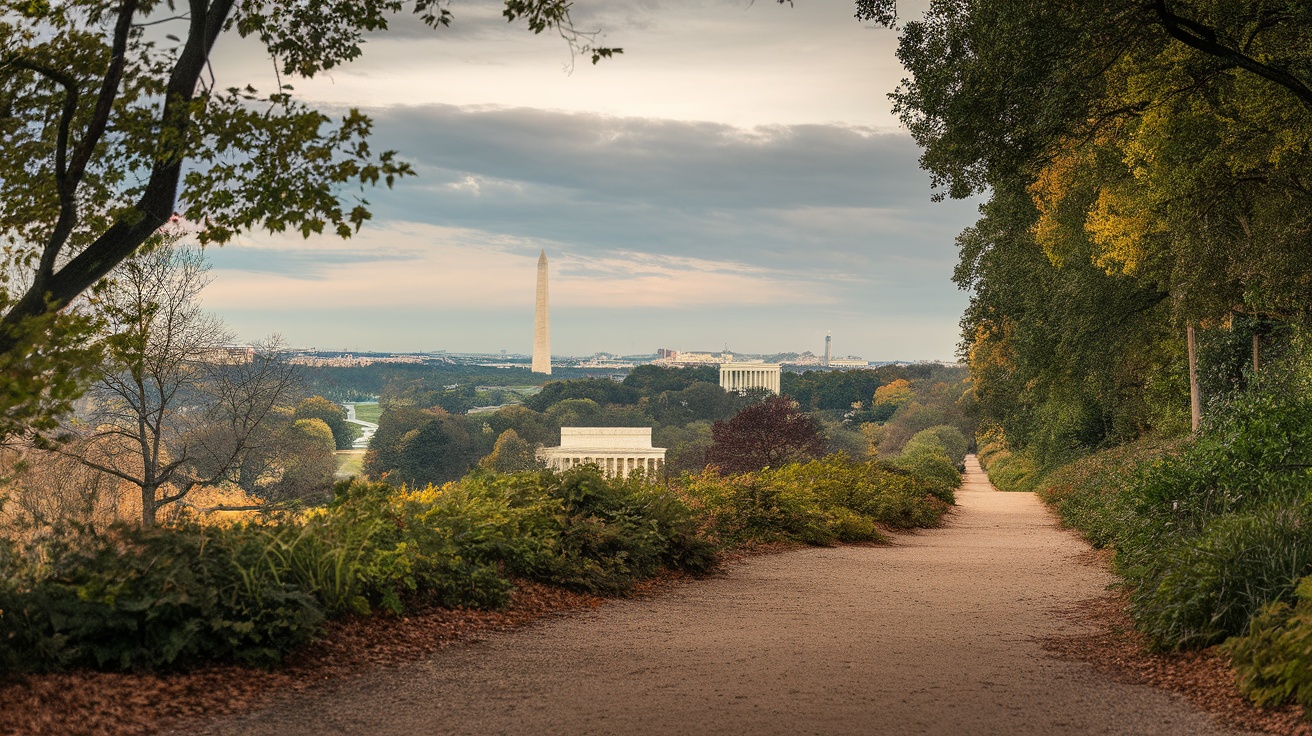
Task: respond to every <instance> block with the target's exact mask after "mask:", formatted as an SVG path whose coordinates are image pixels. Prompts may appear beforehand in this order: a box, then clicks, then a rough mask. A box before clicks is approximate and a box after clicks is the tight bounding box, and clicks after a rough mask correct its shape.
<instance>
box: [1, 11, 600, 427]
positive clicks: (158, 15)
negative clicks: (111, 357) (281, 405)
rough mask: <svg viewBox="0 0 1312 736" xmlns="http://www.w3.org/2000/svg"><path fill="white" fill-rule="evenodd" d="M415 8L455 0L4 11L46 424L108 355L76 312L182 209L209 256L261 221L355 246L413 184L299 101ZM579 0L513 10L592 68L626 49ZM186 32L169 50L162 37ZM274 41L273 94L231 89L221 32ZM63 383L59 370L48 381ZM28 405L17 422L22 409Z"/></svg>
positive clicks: (4, 142) (5, 342)
mask: <svg viewBox="0 0 1312 736" xmlns="http://www.w3.org/2000/svg"><path fill="white" fill-rule="evenodd" d="M406 9H409V10H411V11H412V12H413V13H414V14H416V15H418V16H419V18H420V19H421V20H422V21H423V22H424V23H425V24H427V25H428V26H432V27H439V26H446V25H448V24H449V23H450V22H451V19H452V17H451V13H450V12H449V11H448V10H447V8H446V7H444V5H443V3H441V2H440V0H356V1H354V2H344V1H343V0H314V1H313V2H307V3H294V4H287V3H279V2H264V1H261V0H251V1H249V2H241V3H239V2H237V1H236V0H188V2H187V3H185V9H178V8H177V4H176V3H174V2H173V1H172V0H170V1H169V2H161V1H160V0H110V1H109V2H106V1H104V0H70V1H69V2H60V3H50V2H17V3H6V4H5V6H4V10H3V11H0V190H3V191H4V192H5V196H4V197H3V198H0V233H3V237H4V238H5V239H6V241H7V245H6V248H5V255H4V259H3V263H2V264H0V265H2V266H3V267H2V268H0V369H3V373H0V375H3V376H4V379H3V380H4V383H3V386H0V388H2V389H3V390H0V399H3V400H4V401H5V402H6V403H5V410H6V412H7V413H9V414H11V415H12V414H16V413H20V412H21V413H22V414H23V415H24V419H26V420H28V421H36V420H40V419H42V418H47V417H48V416H49V414H50V413H51V412H56V411H59V410H60V409H62V408H66V407H67V404H68V402H69V401H70V394H76V392H77V390H78V388H79V387H80V386H81V385H82V384H81V383H80V380H81V371H79V370H78V368H83V369H85V368H88V367H89V366H91V365H92V364H93V363H94V358H95V356H94V355H86V354H83V353H82V352H81V346H82V339H81V338H82V337H84V336H85V335H87V334H90V332H91V326H89V325H87V324H85V323H83V322H82V321H81V320H79V319H78V318H77V316H76V315H75V314H74V315H70V314H67V313H66V312H65V310H66V309H67V308H69V307H70V305H73V304H74V301H75V300H76V299H77V297H78V296H79V295H81V294H84V293H85V292H87V290H89V289H91V288H92V287H93V286H94V285H95V284H96V283H97V282H99V281H100V280H101V279H103V278H105V277H106V276H108V275H109V273H110V272H111V271H112V270H113V269H114V268H115V267H116V266H117V265H118V264H119V263H122V262H123V261H124V260H125V259H127V258H128V257H130V256H131V255H132V254H133V253H135V252H137V251H138V249H140V248H142V247H143V246H147V245H149V244H151V243H153V242H156V241H157V240H158V238H159V232H160V229H161V228H162V227H163V226H164V225H165V224H167V223H168V222H170V221H171V220H172V219H174V218H175V217H176V216H177V215H179V214H180V215H181V216H182V217H184V218H185V219H186V221H187V222H188V223H189V224H190V225H191V226H193V227H195V228H196V235H197V237H198V238H199V240H200V242H201V243H202V244H204V243H224V242H226V241H228V240H230V239H231V238H232V237H234V236H235V235H236V234H238V233H240V232H243V231H246V230H249V229H251V228H255V227H263V228H265V229H267V230H269V231H271V232H281V231H284V230H286V229H288V228H291V229H294V230H297V231H299V232H301V233H302V234H304V235H306V236H308V235H310V234H311V233H319V232H323V231H324V230H325V229H326V230H328V231H330V232H335V233H337V234H338V235H341V236H343V237H346V236H349V235H350V234H351V233H352V232H353V231H354V230H357V229H359V227H360V226H361V225H362V224H363V223H364V222H365V221H366V220H368V219H369V217H370V211H369V205H368V202H367V201H366V200H364V199H363V198H361V197H360V196H358V195H356V194H352V191H351V190H352V189H353V188H358V189H362V188H363V187H365V186H374V185H377V184H378V183H379V182H380V181H381V182H384V183H386V184H387V185H388V186H390V185H391V184H392V183H393V182H394V181H395V180H396V179H397V178H398V177H403V176H408V175H411V174H412V173H413V171H412V169H411V167H410V166H409V165H408V164H406V163H403V162H401V161H399V160H398V159H397V157H396V154H395V152H393V151H382V152H375V151H373V150H372V149H371V148H370V146H369V135H370V131H371V122H370V120H369V118H368V117H366V116H364V115H362V114H361V113H360V112H359V111H358V110H355V109H351V110H348V111H347V112H345V113H344V114H342V116H341V117H340V118H339V119H338V120H337V121H333V120H332V119H330V118H329V117H328V116H327V115H325V114H324V113H322V112H320V111H318V110H315V109H313V108H311V107H309V106H307V105H305V104H304V103H301V102H299V101H297V100H296V99H295V97H294V96H293V85H292V84H291V83H292V82H293V81H294V80H295V79H297V78H309V77H313V76H314V75H316V74H318V73H320V72H322V71H325V70H329V69H332V68H334V67H336V66H338V65H340V64H343V63H345V62H348V61H351V60H353V59H355V58H356V57H358V56H359V55H360V54H361V51H362V48H361V47H362V45H363V43H364V36H365V34H366V33H367V32H374V31H380V30H383V29H386V28H387V26H388V22H389V18H390V17H391V16H393V15H394V14H396V13H399V12H402V11H404V10H406ZM569 10H570V2H569V0H505V3H504V10H503V15H504V16H505V17H506V18H507V20H509V21H521V22H523V23H524V24H525V25H527V26H528V29H529V30H531V31H532V32H534V33H542V32H543V31H546V30H552V31H556V32H558V33H559V34H560V35H561V36H562V37H563V38H564V39H565V40H566V41H567V43H568V44H569V45H570V48H571V49H572V50H573V51H577V52H581V53H583V54H585V55H587V56H590V57H591V59H592V61H593V63H596V62H597V61H598V60H600V59H601V58H605V57H609V56H611V55H612V54H615V53H619V52H620V50H619V49H614V48H606V47H599V46H594V45H592V43H591V40H592V37H591V36H590V35H589V34H585V33H581V32H579V31H577V30H576V29H575V28H574V25H573V23H572V21H571V19H570V14H569ZM148 27H149V28H157V29H159V28H162V29H168V30H169V31H170V33H168V34H167V35H166V36H165V40H164V41H160V40H157V39H155V38H152V37H151V36H148V34H147V30H146V29H147V28H148ZM225 34H229V35H237V36H241V37H245V38H253V39H258V40H259V41H260V43H261V44H262V45H263V47H264V49H265V50H266V51H267V52H268V54H269V56H270V57H271V58H272V60H273V64H274V69H273V70H271V71H274V72H275V75H276V76H275V77H274V79H271V80H269V81H270V82H271V83H272V84H271V85H270V86H271V91H269V90H266V91H260V90H258V89H257V88H256V87H255V86H252V85H247V86H245V87H232V88H228V89H218V88H216V87H215V86H214V82H213V80H214V75H213V74H212V73H211V72H212V66H211V59H210V56H211V52H212V51H213V49H214V46H215V44H216V43H217V42H218V41H219V39H220V37H221V36H224V35H225ZM52 370H53V376H51V375H47V373H48V372H50V371H52ZM11 406H12V407H15V408H14V410H13V411H10V409H9V407H11Z"/></svg>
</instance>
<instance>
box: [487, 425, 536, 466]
mask: <svg viewBox="0 0 1312 736" xmlns="http://www.w3.org/2000/svg"><path fill="white" fill-rule="evenodd" d="M478 464H479V466H480V467H483V468H487V469H488V470H495V471H496V472H498V473H518V472H521V471H524V470H537V469H538V468H540V467H542V463H541V462H539V461H538V459H537V454H536V452H535V451H534V447H533V445H531V444H529V443H528V442H527V441H525V440H523V439H521V438H520V436H519V435H518V434H516V433H515V430H513V429H507V430H506V431H504V432H502V433H501V435H500V436H498V437H497V443H496V445H495V446H494V447H493V448H492V454H490V455H488V456H487V457H485V458H483V459H482V460H480V461H479V462H478Z"/></svg>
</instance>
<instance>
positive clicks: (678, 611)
mask: <svg viewBox="0 0 1312 736" xmlns="http://www.w3.org/2000/svg"><path fill="white" fill-rule="evenodd" d="M968 462H969V466H968V467H969V473H968V476H967V483H966V486H965V487H964V488H963V490H962V491H961V493H960V494H959V504H960V508H959V509H958V510H957V511H956V512H955V513H954V515H953V517H952V519H951V521H950V523H949V524H948V526H947V527H946V528H944V529H939V530H934V531H929V532H923V533H920V534H915V535H907V536H902V537H900V538H899V539H898V540H897V542H896V544H895V545H894V546H892V547H840V548H835V549H806V550H800V551H796V552H788V553H784V554H778V555H772V556H763V557H758V558H753V559H750V560H748V561H746V562H744V563H742V564H739V565H737V566H735V567H734V568H733V569H732V570H730V571H729V573H728V574H726V575H724V576H722V577H718V578H714V579H711V580H706V581H700V582H696V583H691V584H687V585H681V586H678V587H676V588H675V589H673V590H671V591H668V592H665V593H662V594H659V595H657V596H655V597H653V598H650V599H646V600H632V601H621V602H617V603H615V604H613V605H608V606H605V607H603V608H601V609H599V610H596V611H593V612H589V613H585V614H580V615H577V616H571V617H567V618H563V619H557V620H554V621H549V622H547V623H544V624H542V625H540V626H535V627H531V628H528V629H521V630H518V631H513V632H507V633H504V634H496V635H493V636H490V637H489V638H487V639H486V640H483V641H480V642H473V643H470V644H467V645H462V646H457V647H453V648H451V649H449V650H446V651H443V652H441V653H440V654H438V655H437V656H435V657H433V658H432V659H430V660H428V661H425V662H418V663H414V664H410V665H406V666H403V667H399V668H396V669H394V670H389V671H386V672H381V673H373V674H370V675H367V676H364V677H361V678H358V679H356V680H351V681H347V682H344V683H338V684H336V685H333V686H330V687H325V688H323V689H321V690H319V691H317V692H312V693H311V694H308V695H301V696H298V697H297V699H296V700H295V701H294V702H293V701H290V700H287V701H284V702H281V703H279V704H277V705H274V706H272V707H269V708H266V709H264V710H260V711H256V712H252V713H250V714H248V715H247V716H245V717H243V718H238V719H230V720H226V721H223V722H220V723H215V724H212V731H210V733H214V734H268V735H270V736H293V735H294V734H323V733H341V734H370V735H371V736H372V735H378V736H383V735H385V734H439V733H443V734H444V733H462V734H463V733H468V734H488V733H526V734H530V733H532V734H536V733H560V734H583V733H614V734H637V733H669V734H686V733H750V734H776V733H777V734H801V733H823V734H848V733H851V734H1146V735H1147V734H1152V735H1154V736H1165V735H1167V734H1225V733H1231V732H1230V731H1227V730H1225V729H1223V728H1220V727H1218V726H1217V725H1215V724H1213V723H1212V721H1211V720H1210V719H1209V718H1208V717H1207V716H1206V715H1204V714H1201V713H1199V712H1198V711H1196V710H1194V709H1192V708H1191V707H1190V706H1189V705H1188V704H1187V703H1186V702H1185V701H1184V700H1183V699H1181V698H1179V697H1177V696H1173V695H1170V694H1167V693H1164V692H1161V691H1157V690H1153V689H1150V688H1147V687H1143V686H1134V685H1123V684H1117V683H1113V682H1108V681H1107V680H1106V679H1105V678H1104V677H1102V676H1100V675H1099V674H1098V673H1097V672H1095V671H1094V670H1093V669H1091V668H1090V667H1089V666H1088V665H1084V664H1080V663H1076V662H1069V661H1064V660H1059V659H1056V658H1054V657H1053V656H1051V655H1049V654H1048V653H1046V652H1045V651H1044V650H1043V649H1042V647H1041V646H1040V644H1039V643H1038V639H1041V638H1043V637H1046V636H1050V635H1053V634H1056V633H1060V632H1061V631H1063V630H1064V627H1067V626H1070V625H1071V624H1068V623H1065V622H1064V621H1063V619H1062V617H1061V616H1060V615H1058V614H1057V613H1055V611H1056V610H1058V609H1061V608H1063V607H1066V606H1069V605H1071V604H1073V603H1075V602H1077V601H1080V600H1083V599H1086V598H1090V597H1093V596H1095V595H1098V594H1099V593H1101V592H1102V591H1103V589H1104V587H1105V585H1106V584H1107V582H1108V581H1109V579H1108V576H1107V574H1106V573H1104V572H1102V571H1101V570H1099V569H1097V568H1095V567H1092V566H1089V565H1085V564H1081V563H1080V562H1079V560H1078V557H1079V555H1080V553H1081V552H1083V551H1084V550H1085V549H1086V547H1085V546H1084V545H1083V544H1082V543H1081V542H1079V541H1078V540H1077V539H1076V538H1075V537H1073V536H1072V535H1071V534H1069V533H1067V532H1064V531H1061V530H1060V529H1058V528H1057V527H1056V526H1055V524H1054V522H1053V520H1052V517H1051V516H1050V515H1049V514H1048V513H1047V512H1046V510H1045V509H1044V508H1043V507H1042V505H1041V504H1040V503H1039V501H1038V500H1037V499H1035V498H1034V497H1033V496H1032V495H1030V494H1009V493H1000V492H997V491H995V490H993V488H992V486H990V485H989V484H988V481H987V480H985V479H984V476H983V474H982V473H981V472H980V471H979V467H978V465H977V464H975V462H974V458H970V459H969V461H968ZM193 729H194V726H193V727H191V728H188V731H189V732H191V731H193Z"/></svg>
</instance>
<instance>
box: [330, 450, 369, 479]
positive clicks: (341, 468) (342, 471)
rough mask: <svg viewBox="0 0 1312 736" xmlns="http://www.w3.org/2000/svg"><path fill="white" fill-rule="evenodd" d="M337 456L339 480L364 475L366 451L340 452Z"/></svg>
mask: <svg viewBox="0 0 1312 736" xmlns="http://www.w3.org/2000/svg"><path fill="white" fill-rule="evenodd" d="M336 454H337V477H338V478H351V477H354V476H357V475H363V474H364V450H338V451H337V453H336Z"/></svg>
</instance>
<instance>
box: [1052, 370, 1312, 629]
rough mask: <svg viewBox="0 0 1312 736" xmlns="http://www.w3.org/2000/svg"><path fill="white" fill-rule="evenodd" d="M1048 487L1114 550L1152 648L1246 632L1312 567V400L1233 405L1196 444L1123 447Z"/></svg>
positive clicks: (1058, 476)
mask: <svg viewBox="0 0 1312 736" xmlns="http://www.w3.org/2000/svg"><path fill="white" fill-rule="evenodd" d="M1046 485H1047V486H1048V488H1047V489H1045V490H1044V491H1043V492H1042V495H1044V497H1045V498H1046V499H1047V500H1049V501H1050V502H1051V503H1053V504H1055V505H1056V507H1057V510H1058V512H1059V513H1060V514H1061V516H1062V518H1063V520H1064V521H1066V522H1067V523H1070V524H1072V525H1075V526H1076V527H1077V528H1079V529H1081V531H1083V532H1084V533H1085V534H1086V535H1087V536H1088V537H1089V538H1090V540H1091V541H1093V542H1094V543H1095V544H1098V545H1106V546H1109V547H1111V548H1112V549H1113V550H1114V551H1115V556H1114V564H1115V568H1116V570H1117V572H1118V573H1120V574H1121V575H1122V576H1123V577H1124V578H1125V581H1126V583H1127V586H1128V588H1129V590H1130V600H1131V613H1132V615H1133V617H1134V620H1135V623H1136V626H1137V627H1138V628H1139V629H1140V630H1141V631H1143V632H1144V633H1145V634H1146V635H1147V636H1148V637H1149V638H1150V640H1151V641H1152V642H1153V643H1154V644H1155V645H1157V646H1160V647H1167V648H1176V647H1193V646H1204V645H1208V644H1212V643H1215V642H1217V641H1220V640H1222V639H1224V638H1225V637H1227V636H1232V635H1236V634H1240V633H1242V632H1243V631H1244V630H1245V629H1246V628H1247V626H1248V623H1249V621H1250V619H1251V618H1252V617H1253V616H1254V615H1255V614H1257V613H1258V612H1259V611H1260V610H1261V609H1262V608H1263V607H1264V606H1266V605H1267V604H1269V603H1272V602H1275V601H1287V600H1289V599H1290V598H1291V597H1292V596H1293V593H1294V589H1295V585H1296V584H1297V581H1298V580H1299V579H1300V578H1302V577H1304V576H1306V575H1308V574H1309V573H1312V531H1309V530H1312V401H1309V400H1307V399H1291V398H1288V397H1285V398H1277V397H1272V396H1269V395H1256V396H1254V395H1248V396H1241V397H1238V398H1236V399H1235V400H1233V401H1232V402H1230V403H1229V404H1228V405H1227V406H1226V407H1225V410H1224V411H1223V412H1219V413H1218V414H1217V415H1216V416H1215V417H1214V419H1213V420H1212V422H1211V423H1210V424H1208V425H1207V426H1205V427H1204V430H1203V431H1202V432H1201V433H1200V434H1199V435H1198V436H1197V438H1196V439H1194V440H1193V441H1190V442H1187V443H1183V444H1181V445H1178V446H1170V445H1167V446H1165V447H1160V446H1155V445H1153V444H1151V443H1143V444H1142V445H1140V446H1138V447H1131V448H1123V449H1118V450H1115V451H1112V452H1109V453H1104V454H1099V455H1095V456H1093V457H1091V458H1088V459H1086V460H1082V461H1080V462H1077V463H1075V464H1073V465H1071V466H1070V467H1069V468H1067V469H1065V470H1062V471H1059V472H1057V473H1054V474H1052V475H1051V476H1050V477H1049V479H1048V480H1047V481H1046Z"/></svg>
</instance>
